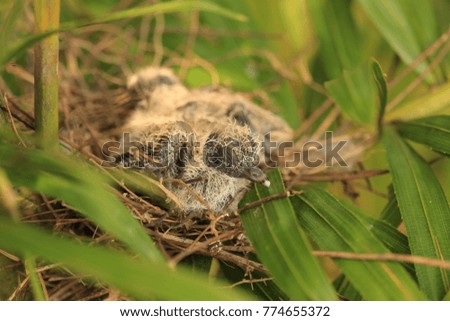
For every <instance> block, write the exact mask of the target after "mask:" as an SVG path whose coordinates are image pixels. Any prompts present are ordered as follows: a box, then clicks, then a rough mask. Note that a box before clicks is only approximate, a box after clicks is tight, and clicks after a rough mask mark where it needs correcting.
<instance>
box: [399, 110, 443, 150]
mask: <svg viewBox="0 0 450 321" xmlns="http://www.w3.org/2000/svg"><path fill="white" fill-rule="evenodd" d="M395 125H396V127H397V130H398V131H399V133H400V135H402V136H403V137H405V138H408V139H411V140H413V141H415V142H417V143H420V144H424V145H427V146H429V147H431V149H432V150H434V151H436V152H439V153H442V154H445V155H447V156H450V116H448V115H440V116H432V117H427V118H421V119H416V120H413V121H410V122H398V123H396V124H395Z"/></svg>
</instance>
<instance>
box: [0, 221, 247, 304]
mask: <svg viewBox="0 0 450 321" xmlns="http://www.w3.org/2000/svg"><path fill="white" fill-rule="evenodd" d="M0 246H1V248H4V249H6V250H8V251H11V252H14V253H17V254H22V255H23V254H24V253H30V254H32V255H36V256H38V257H41V258H45V259H47V260H50V261H52V262H60V263H63V264H64V265H65V266H67V267H68V268H70V269H73V270H74V271H76V272H78V273H80V274H86V275H89V276H91V277H95V278H98V279H99V280H101V281H102V282H105V283H107V284H108V285H110V286H113V287H115V288H117V289H119V290H121V291H123V292H124V293H127V294H129V295H131V296H133V298H134V299H136V300H154V299H155V298H156V299H159V300H248V299H250V297H249V296H246V295H244V294H242V293H240V292H239V291H231V290H227V289H224V288H218V287H217V286H214V285H212V284H209V282H208V281H207V279H206V278H205V277H204V276H201V275H200V274H197V273H188V272H187V271H185V270H184V269H183V268H178V269H177V270H176V271H173V270H170V269H169V267H168V266H167V265H166V264H164V263H163V262H160V261H154V260H153V261H149V260H147V259H146V260H137V259H135V258H132V257H129V256H127V255H125V254H123V253H119V252H117V251H115V250H112V249H106V248H104V247H99V246H94V245H87V244H83V243H80V242H79V241H77V242H75V241H71V240H68V239H65V238H61V237H56V236H52V235H51V234H50V233H46V232H43V231H41V230H39V229H38V228H35V227H31V226H29V225H25V224H19V223H13V222H12V221H10V220H8V219H5V218H2V217H0ZM218 285H220V284H218Z"/></svg>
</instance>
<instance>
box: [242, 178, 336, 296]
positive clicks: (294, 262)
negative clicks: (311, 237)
mask: <svg viewBox="0 0 450 321" xmlns="http://www.w3.org/2000/svg"><path fill="white" fill-rule="evenodd" d="M269 179H270V182H271V186H270V188H266V187H264V186H262V185H260V184H259V185H258V184H255V185H254V186H253V188H252V189H251V190H250V191H249V192H247V194H246V195H245V197H244V199H243V201H242V202H241V204H248V203H251V202H254V201H258V200H260V199H263V198H265V197H268V196H270V195H276V194H280V193H283V192H285V189H284V185H283V180H282V178H281V174H280V172H279V171H278V170H275V171H272V172H271V173H270V174H269ZM241 219H242V224H243V226H244V229H245V231H246V233H247V236H248V238H249V239H250V240H251V242H252V244H253V246H254V247H255V250H256V254H257V256H258V257H259V258H260V260H261V261H262V262H263V264H264V265H265V266H266V267H267V268H268V269H269V271H270V273H271V274H272V275H273V277H274V280H275V283H277V284H278V286H280V288H281V289H282V290H283V291H285V292H286V293H287V294H288V295H289V296H290V298H291V299H293V300H333V299H336V296H335V293H334V291H333V288H332V286H331V284H330V282H329V281H328V279H327V277H326V275H325V272H324V270H323V268H322V267H321V266H320V264H319V262H318V261H317V259H316V258H315V257H314V256H313V255H312V251H311V247H310V245H309V243H308V241H307V239H306V237H305V235H304V233H303V231H302V229H301V228H300V226H299V225H298V222H297V219H296V217H295V213H294V211H293V209H292V205H291V203H290V201H289V199H287V198H283V199H277V200H272V201H268V202H264V203H263V204H261V205H259V206H257V207H254V208H251V209H248V210H246V211H244V212H243V213H242V214H241Z"/></svg>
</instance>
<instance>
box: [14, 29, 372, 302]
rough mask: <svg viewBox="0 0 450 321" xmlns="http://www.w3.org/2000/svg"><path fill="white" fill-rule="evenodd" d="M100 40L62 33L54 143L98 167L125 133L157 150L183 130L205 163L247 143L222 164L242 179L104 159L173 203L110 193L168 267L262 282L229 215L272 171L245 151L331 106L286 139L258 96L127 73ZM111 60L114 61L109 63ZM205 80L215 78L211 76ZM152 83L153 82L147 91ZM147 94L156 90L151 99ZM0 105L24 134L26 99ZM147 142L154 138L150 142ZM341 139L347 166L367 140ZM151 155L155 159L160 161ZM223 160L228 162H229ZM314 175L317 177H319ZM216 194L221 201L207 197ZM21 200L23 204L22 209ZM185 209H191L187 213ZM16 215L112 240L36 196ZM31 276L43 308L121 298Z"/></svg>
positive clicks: (299, 178)
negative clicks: (210, 261) (191, 266)
mask: <svg viewBox="0 0 450 321" xmlns="http://www.w3.org/2000/svg"><path fill="white" fill-rule="evenodd" d="M95 28H96V27H89V28H86V29H85V30H83V31H81V33H83V32H85V33H90V34H93V33H97V32H99V30H95ZM102 28H103V27H102ZM106 28H113V29H114V28H115V27H112V26H107V27H106ZM101 32H102V34H103V40H102V41H101V42H100V43H98V44H93V43H90V42H86V41H85V40H83V35H81V37H76V36H70V35H66V36H65V38H64V41H63V42H62V53H61V60H62V63H61V65H60V79H61V81H60V116H61V117H60V119H61V122H60V128H61V130H60V133H61V141H62V142H63V144H65V145H66V147H68V148H70V149H71V150H72V152H74V153H76V154H80V155H82V157H84V158H86V159H88V160H90V161H92V162H93V163H94V164H96V165H98V166H102V165H104V162H105V159H106V160H108V159H109V160H111V155H109V154H106V155H105V150H104V146H105V143H107V142H110V141H118V142H122V143H123V140H122V139H123V138H121V137H120V135H121V134H122V133H123V132H124V130H125V129H126V130H129V132H130V133H131V134H132V135H135V137H134V138H135V139H137V140H138V141H141V142H142V141H146V142H147V141H149V142H153V143H156V142H159V143H160V142H162V141H163V139H161V137H163V136H167V133H169V134H172V135H174V136H176V134H182V135H184V134H186V133H188V132H190V131H193V132H194V135H195V136H196V139H197V141H199V144H200V145H201V146H212V147H211V148H209V149H208V150H206V149H203V150H200V151H199V152H198V153H199V154H200V155H202V156H204V155H209V154H208V153H210V154H211V153H212V154H213V156H214V153H213V152H212V151H217V150H218V149H219V148H217V146H215V145H214V142H215V141H220V139H222V141H226V140H227V139H231V138H233V137H234V138H236V137H237V138H241V139H243V138H245V139H247V142H249V144H250V145H251V146H250V147H248V151H249V152H248V153H249V154H252V155H250V156H251V157H247V156H249V155H247V154H246V152H244V151H245V150H246V149H245V148H244V149H242V148H240V149H239V150H240V151H241V154H246V155H244V156H246V157H247V158H250V160H251V164H240V165H236V164H237V163H236V161H235V160H234V159H231V160H230V162H231V167H233V166H234V165H235V167H243V168H246V169H248V172H245V173H244V172H239V171H237V172H236V168H231V169H230V168H229V166H228V167H227V169H225V170H221V168H220V166H222V165H223V164H222V165H220V164H219V165H217V166H216V167H214V166H212V165H211V166H200V169H195V168H193V167H192V168H191V167H189V166H186V164H185V162H186V161H187V159H186V154H183V155H184V156H183V155H181V156H180V155H176V153H175V154H173V155H171V156H170V155H169V156H168V155H165V156H164V157H165V158H164V157H163V159H156V158H157V157H156V156H155V153H154V154H152V155H153V156H154V158H153V159H152V160H150V165H149V164H147V165H146V166H143V168H142V166H137V165H136V163H133V162H137V163H139V161H142V159H141V158H140V157H139V155H138V156H137V157H136V155H134V154H132V153H128V154H127V155H126V153H119V155H120V157H113V162H112V164H113V165H114V166H120V167H127V166H126V165H128V167H141V168H138V169H136V168H130V169H129V170H130V171H138V172H139V173H140V175H146V176H149V177H152V178H153V179H154V182H155V183H157V184H159V186H161V188H162V189H163V190H164V191H165V192H166V197H167V198H169V199H170V200H171V201H172V202H173V203H175V204H176V205H178V206H175V207H172V208H165V207H161V206H159V205H160V203H159V202H156V201H155V199H154V198H153V197H152V195H145V194H142V193H139V192H138V191H136V190H133V188H132V187H130V186H127V185H126V184H123V183H121V182H118V185H120V188H119V190H118V192H117V195H118V197H119V198H120V199H121V200H122V202H123V203H124V204H125V205H126V206H127V207H128V208H129V209H130V211H131V213H133V215H134V216H135V217H136V218H138V219H139V220H140V221H141V223H142V225H143V226H144V227H145V229H146V230H147V233H148V234H149V235H151V237H152V238H153V239H154V240H155V243H156V244H157V246H158V247H159V248H160V250H161V252H162V253H164V255H165V256H166V257H167V259H168V261H169V264H171V265H176V264H178V263H180V262H182V261H184V260H186V259H187V258H188V257H191V256H195V255H201V256H208V257H213V258H215V259H218V260H219V261H220V262H223V263H225V264H226V266H233V267H236V266H237V267H240V268H241V269H242V270H243V273H242V276H243V278H246V279H252V278H257V277H254V276H253V275H258V277H260V278H262V280H264V277H265V276H267V271H266V270H265V268H264V266H263V265H262V264H260V263H259V262H257V261H256V260H254V253H253V248H252V246H251V244H250V243H249V241H248V240H247V238H246V237H245V233H244V230H243V228H242V225H241V222H240V218H239V215H238V211H237V202H238V201H239V199H240V197H241V196H242V194H243V193H245V189H246V188H247V187H248V186H249V184H250V183H251V181H253V182H256V183H266V182H265V178H264V177H265V176H264V175H263V171H265V170H267V167H270V166H273V164H268V163H266V164H264V165H261V162H259V161H258V162H257V161H256V159H258V157H260V156H261V154H258V153H259V152H255V151H254V150H253V149H254V146H253V142H255V141H256V140H258V139H262V135H263V134H265V133H266V132H272V133H273V134H274V140H275V141H276V142H280V141H282V140H287V139H289V137H290V139H291V140H292V141H294V139H295V138H296V137H299V136H301V135H300V134H302V133H304V132H305V131H306V130H307V129H308V126H310V125H311V124H312V123H313V122H314V121H315V120H316V119H317V118H319V117H320V116H322V114H323V113H325V111H327V110H329V108H330V106H331V104H330V103H329V102H328V103H325V104H324V106H323V107H322V108H321V109H319V111H318V112H317V113H315V114H313V115H312V118H311V119H309V120H308V121H307V122H305V125H304V126H303V127H302V128H300V129H298V130H296V131H295V132H293V131H291V130H290V129H289V128H288V127H287V125H286V124H285V123H284V122H283V121H282V120H281V119H280V118H278V117H277V116H275V114H274V113H272V112H271V111H267V109H268V106H269V104H268V103H267V101H268V100H267V99H266V97H265V96H264V95H261V94H260V93H258V94H255V93H241V94H239V95H238V94H236V93H235V92H233V91H231V90H229V89H224V88H219V87H209V88H186V87H185V86H184V85H183V84H182V82H181V81H179V80H178V78H174V75H173V73H172V72H171V71H168V70H167V69H158V68H157V69H147V70H146V71H145V72H144V73H142V72H141V73H133V72H131V70H129V69H127V64H124V63H123V61H122V60H120V59H119V60H118V61H115V60H114V59H116V58H115V57H124V56H125V54H124V53H122V52H120V50H124V49H123V48H122V47H121V46H114V47H109V48H108V49H106V48H107V47H106V44H107V43H108V39H109V40H110V41H112V39H115V34H116V33H118V32H119V31H118V30H109V31H108V30H102V31H101ZM120 34H121V35H122V38H123V39H126V37H128V36H129V35H127V34H126V33H124V32H122V31H120ZM123 39H122V40H123ZM102 46H103V47H102ZM118 48H119V49H118ZM120 48H122V49H120ZM113 50H115V51H113ZM110 51H113V52H110ZM111 59H112V60H114V61H112V62H111ZM117 59H118V58H117ZM179 60H180V58H179V57H170V56H169V59H168V62H169V63H168V64H169V65H170V64H171V63H172V64H176V62H177V61H179ZM80 61H83V64H80V63H79V62H80ZM101 63H108V64H109V65H110V73H105V72H104V71H103V69H101V68H97V67H98V65H99V64H101ZM118 66H121V68H119V67H118ZM8 71H9V72H10V73H12V74H14V75H15V76H17V77H18V78H21V79H22V80H24V81H31V80H32V77H31V76H30V74H29V73H28V72H27V70H25V69H22V68H20V67H18V66H9V67H8ZM155 71H156V73H157V77H156V78H155V77H153V78H152V77H147V76H148V74H149V73H150V74H152V72H155ZM125 75H127V76H128V77H127V76H125ZM153 76H154V74H153ZM146 77H147V78H146ZM127 78H128V83H127V81H126V79H127ZM211 78H212V79H214V78H215V75H214V74H213V73H212V77H211ZM155 79H156V80H155ZM155 81H157V82H156V83H155ZM158 87H159V89H158ZM155 88H156V89H158V90H156V92H155ZM254 98H256V100H258V101H259V102H260V105H261V106H256V105H255V104H254V103H253V102H252V101H254ZM8 102H9V103H8V106H7V108H8V109H9V111H10V112H11V115H12V116H13V117H14V118H15V120H14V122H13V123H16V126H20V125H19V123H20V124H22V125H25V127H28V128H30V129H33V126H34V121H33V115H32V113H31V112H30V111H29V110H30V109H29V110H26V108H22V107H20V106H26V105H28V106H32V101H31V99H30V96H27V95H25V96H23V97H12V96H11V95H8ZM152 104H153V105H152ZM149 106H150V107H149ZM155 106H156V107H155ZM173 106H177V107H178V108H179V109H178V111H177V112H175V111H174V110H173ZM222 107H223V108H222ZM24 109H25V110H24ZM265 109H266V110H265ZM174 113H175V114H174ZM217 113H219V114H220V115H218V114H217ZM336 116H337V114H336V113H333V112H331V113H330V114H328V116H327V117H326V118H325V120H324V121H323V122H322V125H321V126H320V127H319V128H318V130H317V131H315V132H313V133H312V135H311V136H308V137H306V136H303V137H302V139H300V140H297V141H295V143H294V144H293V145H292V146H291V147H292V148H291V149H288V150H286V151H285V153H283V154H282V155H280V154H277V155H275V156H276V157H277V159H278V160H283V159H284V158H291V157H292V154H293V152H294V151H300V152H303V151H304V149H303V146H304V144H305V142H307V141H309V140H310V138H315V139H316V140H319V141H320V140H321V139H322V137H321V136H322V135H321V134H317V133H321V132H323V131H324V130H325V129H326V128H328V126H329V124H330V123H331V122H333V121H334V120H335V118H336ZM181 118H182V119H181ZM226 118H228V120H227V119H226ZM142 119H145V120H150V123H151V124H150V125H148V124H142V123H141V121H142ZM147 123H148V122H147ZM180 124H181V125H180ZM186 124H187V125H188V126H190V127H189V128H188V129H187V128H186V127H185V125H186ZM146 126H147V127H146ZM148 126H150V127H148ZM198 126H200V127H198ZM199 128H200V129H199ZM136 135H137V136H136ZM152 135H154V137H153V138H152ZM156 136H158V137H156ZM178 136H179V135H178ZM349 136H352V139H351V141H352V143H351V146H350V148H348V149H347V151H345V152H346V153H348V157H347V159H346V160H347V162H355V160H357V159H358V158H359V156H360V155H361V152H362V151H363V150H364V148H366V147H367V146H368V144H367V141H368V139H367V136H364V135H363V136H360V135H356V134H355V133H354V132H352V133H351V134H349V132H348V131H346V137H345V138H348V137H349ZM230 137H231V138H230ZM166 138H167V137H166ZM172 138H173V137H172ZM231 140H232V139H231ZM348 140H350V139H348ZM187 141H188V140H183V141H182V142H184V143H186V142H187ZM208 144H210V145H208ZM183 146H184V147H183V148H185V147H186V145H183ZM151 147H152V148H153V149H154V148H156V149H158V148H159V149H160V150H161V149H162V150H165V151H167V148H168V147H167V146H163V147H161V146H151ZM182 150H183V149H182V148H181V149H178V151H182ZM190 152H192V155H193V154H195V148H194V149H193V150H192V151H189V150H188V151H187V154H189V153H190ZM179 154H180V153H179ZM147 155H148V150H147ZM157 155H159V156H161V155H162V154H161V153H160V154H157ZM174 155H175V156H176V157H175V156H174ZM266 155H267V154H266ZM233 156H236V155H234V154H233ZM241 156H242V155H241ZM263 156H264V151H263ZM161 157H162V156H161ZM170 157H172V159H171V158H170ZM317 157H319V158H320V157H321V154H320V153H317V155H315V158H317ZM212 158H213V159H214V157H212ZM238 158H239V155H238ZM155 159H156V161H158V163H164V161H167V162H168V163H173V162H175V163H176V162H177V161H181V162H184V163H183V165H181V166H178V167H177V168H174V169H173V170H172V169H171V168H169V169H167V168H164V169H161V168H159V167H158V166H156V165H155V166H154V165H152V164H153V163H151V162H152V161H155ZM193 159H194V160H197V161H199V159H196V158H195V157H194V156H192V159H190V160H193ZM242 159H243V158H242ZM242 159H240V160H242ZM225 160H226V161H228V160H229V159H227V158H226V159H225ZM240 160H238V161H237V162H239V161H240ZM202 161H204V159H202ZM207 165H208V164H207ZM180 168H182V169H183V171H181V173H179V172H178V170H179V169H180ZM211 168H212V169H211ZM250 169H252V170H253V174H254V173H256V174H255V176H254V178H251V177H250V176H251V173H250V172H251V170H250ZM257 169H260V170H261V172H258V171H257ZM202 171H203V172H202ZM227 171H228V172H227ZM282 171H283V175H284V178H285V183H286V185H287V186H288V187H289V188H291V187H294V186H297V185H299V184H303V183H308V182H310V181H320V180H329V181H332V180H333V177H337V176H339V175H342V173H341V172H340V173H338V174H335V173H333V172H331V171H330V167H328V168H326V167H314V168H310V167H308V166H306V165H305V164H297V166H291V167H285V168H284V167H282ZM330 173H332V174H330ZM347 174H348V172H346V173H344V175H347ZM201 175H203V176H206V180H198V177H199V176H201ZM334 175H337V176H334ZM324 177H325V179H323V178H324ZM196 180H197V181H196ZM208 182H209V184H210V185H208ZM221 187H222V188H221ZM214 188H215V189H214ZM220 193H223V195H222V194H221V195H222V196H220V195H219V196H217V195H218V194H220ZM31 199H32V201H30V200H31ZM189 204H193V205H192V206H189ZM25 208H26V210H25V214H24V220H26V221H28V222H32V223H40V224H46V225H50V226H51V227H52V228H53V229H54V230H56V231H59V232H64V233H68V234H72V235H76V236H77V237H79V238H81V239H86V240H89V241H91V242H94V243H101V244H105V243H106V244H114V243H113V242H114V240H113V239H112V238H111V237H110V236H109V235H107V234H105V233H103V231H101V230H99V229H98V227H97V226H96V225H95V224H94V223H92V222H90V221H89V220H88V219H86V218H84V217H83V216H81V215H79V214H78V213H77V212H76V211H75V210H74V209H72V208H70V206H68V205H66V204H63V203H62V202H60V201H59V200H54V199H49V198H48V197H46V196H45V195H34V196H33V198H29V199H28V200H27V204H26V207H25ZM39 272H40V274H41V276H42V281H43V283H44V284H45V289H46V291H47V294H48V297H49V299H52V300H105V299H113V300H117V299H126V298H125V297H123V295H122V294H120V293H118V292H117V291H115V290H114V289H109V288H106V287H102V286H100V285H99V284H95V285H93V284H91V283H86V282H85V281H84V280H83V279H82V278H80V277H77V276H74V275H73V274H72V273H71V272H70V271H69V270H66V269H64V268H61V267H59V266H57V265H49V266H42V267H41V268H40V270H39ZM26 290H27V282H25V281H24V282H22V283H21V285H20V286H19V287H18V288H17V290H16V291H15V292H14V293H13V294H12V296H11V298H16V299H24V298H26V295H27V291H26Z"/></svg>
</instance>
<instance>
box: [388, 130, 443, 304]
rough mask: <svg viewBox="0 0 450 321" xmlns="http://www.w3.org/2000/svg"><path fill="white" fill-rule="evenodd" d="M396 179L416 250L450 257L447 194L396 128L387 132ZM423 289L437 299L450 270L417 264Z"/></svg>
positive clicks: (389, 154)
mask: <svg viewBox="0 0 450 321" xmlns="http://www.w3.org/2000/svg"><path fill="white" fill-rule="evenodd" d="M383 140H384V145H385V148H386V153H387V159H388V162H389V167H390V169H391V172H392V181H393V185H394V190H395V195H396V197H397V201H398V205H399V208H400V212H401V214H402V218H403V222H404V223H405V227H406V231H407V234H408V238H409V243H410V247H411V252H412V254H415V255H421V256H426V257H430V258H436V259H442V260H449V259H450V233H449V231H450V209H449V206H448V203H447V200H446V198H445V194H444V192H443V190H442V188H441V186H440V184H439V182H438V180H437V178H436V176H435V175H434V173H433V171H432V170H431V168H430V166H429V165H428V164H427V163H426V162H425V160H423V159H422V157H420V155H418V154H417V153H416V152H415V151H414V150H413V149H412V148H411V147H409V146H408V145H407V144H406V143H405V142H404V141H402V139H401V138H400V137H399V136H398V134H397V133H396V132H395V131H394V129H392V128H390V127H388V128H386V129H385V132H384V134H383ZM416 271H417V277H418V279H419V284H420V287H421V289H422V290H423V291H424V292H425V293H426V294H427V295H428V296H429V297H430V298H431V299H433V300H439V299H442V297H443V296H444V295H445V294H446V293H447V291H448V290H449V288H450V285H449V277H450V271H447V270H444V269H439V268H433V267H427V266H420V265H416Z"/></svg>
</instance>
